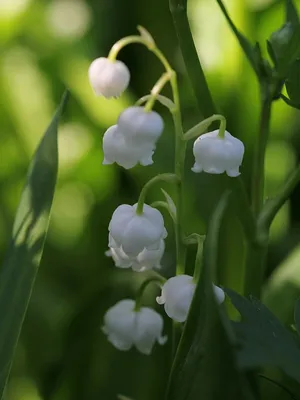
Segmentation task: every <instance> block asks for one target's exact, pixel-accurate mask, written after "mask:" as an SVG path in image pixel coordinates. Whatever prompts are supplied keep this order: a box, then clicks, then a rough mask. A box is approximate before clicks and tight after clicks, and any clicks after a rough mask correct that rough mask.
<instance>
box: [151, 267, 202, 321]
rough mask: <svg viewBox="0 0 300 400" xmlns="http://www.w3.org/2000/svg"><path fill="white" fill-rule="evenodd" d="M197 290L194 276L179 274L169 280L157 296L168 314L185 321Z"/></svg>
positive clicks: (176, 319)
mask: <svg viewBox="0 0 300 400" xmlns="http://www.w3.org/2000/svg"><path fill="white" fill-rule="evenodd" d="M194 291H195V283H194V282H193V277H192V276H189V275H177V276H174V277H172V278H170V279H168V280H167V282H166V283H165V284H164V285H163V287H162V294H161V296H160V297H157V298H156V301H157V302H158V304H164V307H165V311H166V314H167V315H168V316H169V317H170V318H172V319H173V320H175V321H177V322H184V321H185V320H186V318H187V315H188V312H189V308H190V305H191V302H192V299H193V295H194Z"/></svg>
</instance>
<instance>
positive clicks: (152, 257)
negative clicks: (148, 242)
mask: <svg viewBox="0 0 300 400" xmlns="http://www.w3.org/2000/svg"><path fill="white" fill-rule="evenodd" d="M164 251H165V242H164V240H160V243H159V248H158V249H157V250H149V249H144V250H143V251H142V252H141V253H139V254H138V256H137V257H136V260H135V266H132V269H135V270H139V271H140V270H146V269H151V268H159V267H160V261H161V259H162V256H163V254H164Z"/></svg>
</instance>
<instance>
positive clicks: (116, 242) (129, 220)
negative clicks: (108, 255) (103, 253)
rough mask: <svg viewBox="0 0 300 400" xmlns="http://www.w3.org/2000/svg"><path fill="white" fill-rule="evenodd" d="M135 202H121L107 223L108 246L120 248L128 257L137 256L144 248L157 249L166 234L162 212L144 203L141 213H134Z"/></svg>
mask: <svg viewBox="0 0 300 400" xmlns="http://www.w3.org/2000/svg"><path fill="white" fill-rule="evenodd" d="M136 208H137V204H134V205H133V206H130V205H128V204H122V205H121V206H119V207H118V208H117V209H116V210H115V211H114V213H113V215H112V218H111V221H110V223H109V227H108V229H109V233H110V234H109V244H108V245H109V247H110V248H112V249H116V248H117V249H122V250H123V252H124V253H125V254H126V255H127V256H128V257H137V256H138V255H139V254H140V253H141V252H142V251H143V250H144V249H146V250H159V249H160V246H161V240H162V239H165V238H166V236H167V231H166V229H165V227H164V219H163V216H162V214H161V213H160V212H159V211H158V210H157V209H155V208H153V207H150V206H148V205H147V204H144V207H143V212H142V214H139V215H138V214H137V213H136Z"/></svg>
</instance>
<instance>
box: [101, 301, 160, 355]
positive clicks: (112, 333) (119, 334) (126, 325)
mask: <svg viewBox="0 0 300 400" xmlns="http://www.w3.org/2000/svg"><path fill="white" fill-rule="evenodd" d="M102 331H103V332H104V333H105V334H106V335H107V338H108V340H109V341H110V342H111V343H112V344H113V345H114V346H115V347H116V348H117V349H119V350H123V351H126V350H129V349H130V348H131V347H132V346H135V347H136V348H137V349H138V350H139V351H140V352H141V353H143V354H146V355H149V354H150V353H151V351H152V348H153V346H154V344H155V342H156V341H157V342H158V343H159V344H160V345H163V344H165V343H166V341H167V337H166V336H163V335H162V331H163V319H162V317H161V315H160V314H158V313H157V312H156V311H154V310H153V309H151V308H149V307H141V308H140V309H139V310H135V301H133V300H122V301H119V302H118V303H117V304H115V305H114V306H113V307H111V308H110V309H109V310H108V311H107V312H106V314H105V316H104V326H103V327H102Z"/></svg>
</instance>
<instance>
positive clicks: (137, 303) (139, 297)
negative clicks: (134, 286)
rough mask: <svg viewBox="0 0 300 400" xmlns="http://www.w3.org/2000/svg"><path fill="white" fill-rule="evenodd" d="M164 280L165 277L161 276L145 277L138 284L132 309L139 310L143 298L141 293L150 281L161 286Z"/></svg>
mask: <svg viewBox="0 0 300 400" xmlns="http://www.w3.org/2000/svg"><path fill="white" fill-rule="evenodd" d="M165 281H166V279H165V278H163V277H162V276H151V277H150V278H148V279H146V280H145V281H144V282H143V283H142V284H141V286H140V288H139V290H138V292H137V295H136V300H135V307H134V310H135V311H139V310H140V308H141V306H142V300H143V294H144V291H145V290H146V288H147V286H148V285H149V284H150V283H158V284H159V287H160V286H161V284H164V283H165Z"/></svg>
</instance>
